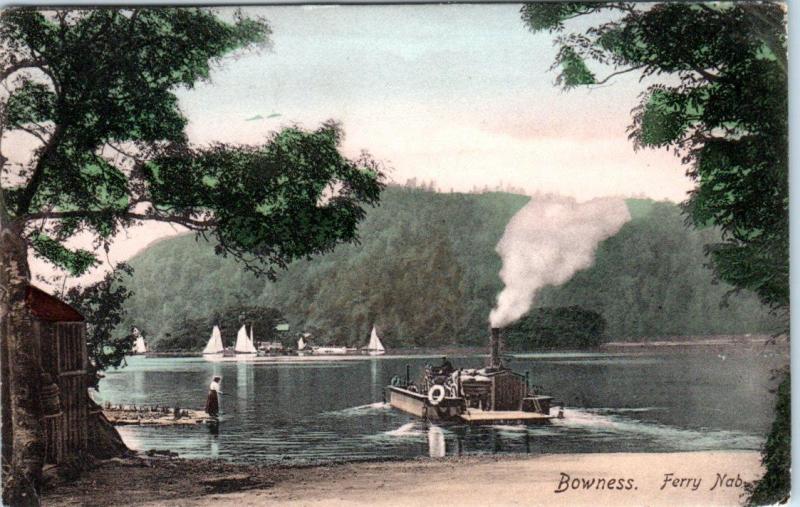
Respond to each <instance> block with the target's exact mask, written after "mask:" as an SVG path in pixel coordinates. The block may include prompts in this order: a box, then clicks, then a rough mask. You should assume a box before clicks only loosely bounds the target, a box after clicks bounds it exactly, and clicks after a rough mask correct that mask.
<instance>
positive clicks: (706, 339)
mask: <svg viewBox="0 0 800 507" xmlns="http://www.w3.org/2000/svg"><path fill="white" fill-rule="evenodd" d="M689 338H692V337H690V336H664V337H654V338H653V339H652V340H647V341H641V340H640V341H611V342H606V343H602V344H600V345H598V346H597V347H593V348H586V349H569V348H565V349H560V348H546V349H531V350H525V351H522V350H518V351H506V352H505V355H507V356H510V357H516V356H520V357H524V356H526V355H529V354H548V353H553V354H556V353H561V354H586V353H605V352H621V351H633V350H637V351H639V350H641V349H655V350H670V349H672V348H674V347H715V346H731V345H732V346H754V345H767V344H769V343H770V342H773V344H774V345H776V346H778V347H784V346H786V345H787V344H788V342H787V340H786V338H785V337H778V338H774V337H773V336H771V335H764V334H754V335H709V336H703V337H699V336H698V337H694V338H693V339H689ZM485 355H487V352H486V348H485V347H474V346H465V347H442V348H440V349H395V350H393V351H391V352H387V353H386V354H384V355H380V356H370V355H365V354H349V355H348V354H343V355H338V354H319V355H313V354H309V355H303V356H299V355H291V354H287V355H268V356H258V357H254V358H247V359H240V360H238V361H237V360H236V359H233V358H231V359H227V360H223V361H220V362H270V361H272V362H294V361H299V362H319V361H356V360H371V359H404V358H408V359H413V358H428V357H440V356H452V357H463V356H485ZM137 356H138V357H143V358H147V359H159V358H196V359H202V358H203V354H202V353H200V352H188V351H187V352H178V351H170V352H148V353H147V354H139V355H134V356H128V357H137Z"/></svg>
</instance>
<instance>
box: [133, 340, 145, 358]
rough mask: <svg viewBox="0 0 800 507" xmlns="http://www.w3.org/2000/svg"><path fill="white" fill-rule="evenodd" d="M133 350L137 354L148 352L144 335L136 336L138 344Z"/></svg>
mask: <svg viewBox="0 0 800 507" xmlns="http://www.w3.org/2000/svg"><path fill="white" fill-rule="evenodd" d="M133 351H134V352H135V353H137V354H144V353H146V352H147V345H145V343H144V338H143V337H142V336H139V337H138V338H136V345H134V346H133Z"/></svg>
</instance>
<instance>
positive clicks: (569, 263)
mask: <svg viewBox="0 0 800 507" xmlns="http://www.w3.org/2000/svg"><path fill="white" fill-rule="evenodd" d="M630 219H631V216H630V213H629V212H628V207H627V205H626V204H625V201H624V200H623V199H619V198H599V199H593V200H591V201H588V202H585V203H578V202H576V201H575V200H574V199H570V198H566V197H552V196H547V197H534V198H532V199H531V201H530V202H528V204H527V205H525V207H524V208H522V209H521V210H519V211H518V212H517V214H516V215H514V216H513V217H512V218H511V221H510V222H508V225H507V226H506V230H505V232H504V233H503V237H502V238H500V242H499V243H497V247H496V248H495V250H496V251H497V253H498V254H500V258H501V259H502V260H503V267H502V269H501V270H500V279H501V280H503V283H505V288H504V289H503V290H502V292H500V294H499V295H498V296H497V305H496V306H495V308H494V310H492V312H491V313H490V314H489V322H490V323H491V325H492V327H503V326H507V325H508V324H511V323H512V322H514V321H516V320H517V319H519V318H520V317H522V316H523V315H524V314H525V313H526V312H527V311H528V310H529V309H530V308H531V305H533V301H534V298H535V296H536V292H537V291H538V290H539V289H541V288H542V287H544V286H546V285H560V284H562V283H564V282H566V281H567V280H569V279H570V278H572V275H574V274H575V273H576V272H578V271H579V270H581V269H585V268H588V267H589V266H591V265H592V263H594V254H595V250H596V249H597V245H598V243H600V242H601V241H603V240H604V239H606V238H608V237H611V236H613V235H614V234H616V233H617V231H619V230H620V228H621V227H622V226H623V225H624V224H625V222H627V221H628V220H630Z"/></svg>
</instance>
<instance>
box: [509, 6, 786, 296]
mask: <svg viewBox="0 0 800 507" xmlns="http://www.w3.org/2000/svg"><path fill="white" fill-rule="evenodd" d="M599 14H603V16H604V17H603V18H602V20H601V18H600V17H599V16H597V15H599ZM785 14H786V12H785V8H784V6H783V5H782V4H780V3H771V2H742V3H724V2H723V3H714V4H710V3H708V4H706V3H663V4H634V3H580V4H576V3H534V4H527V5H525V6H524V7H523V8H522V19H523V21H524V22H525V23H526V24H527V26H528V27H529V28H530V29H531V30H532V31H534V32H538V31H543V30H547V31H549V32H550V33H551V34H553V35H554V39H555V43H556V44H557V45H558V46H559V48H560V49H559V53H558V55H559V56H558V57H557V59H556V62H555V64H554V67H558V66H561V69H562V70H561V73H560V75H559V79H558V81H559V82H560V83H561V84H562V86H564V87H565V88H569V87H572V86H576V85H593V84H600V83H604V82H607V81H608V80H609V79H611V78H613V77H614V76H618V75H620V74H623V73H628V72H636V73H638V74H639V75H640V77H641V78H650V81H654V82H653V84H651V85H649V86H648V87H647V89H646V90H645V92H644V93H643V95H642V101H641V103H640V104H639V106H637V107H636V108H635V109H634V111H633V124H632V125H631V128H630V137H631V139H632V140H633V142H634V143H635V145H636V146H637V147H639V148H645V147H650V148H659V147H662V148H671V149H674V150H675V151H676V153H678V154H679V155H680V156H681V157H682V159H683V161H684V162H685V163H686V164H687V166H688V167H689V169H688V175H689V176H690V177H691V178H692V179H693V180H694V181H695V182H696V183H697V185H696V187H695V189H694V190H693V191H692V193H691V195H690V198H689V199H688V201H687V202H686V203H685V209H686V211H687V213H688V216H689V217H690V219H691V221H692V222H693V223H694V224H695V225H696V226H700V227H702V226H705V225H709V224H713V225H715V226H716V227H718V228H719V229H720V230H721V231H722V238H721V241H719V242H716V243H713V244H710V245H708V252H709V254H710V255H711V258H712V262H713V265H714V268H715V270H716V272H717V274H718V275H719V277H720V278H721V279H723V280H725V281H727V282H729V283H731V284H733V285H734V286H735V287H737V288H742V289H750V290H753V291H755V292H756V293H757V294H758V295H759V297H760V298H761V300H762V301H763V302H764V303H765V304H766V305H768V306H769V307H770V308H772V309H774V310H779V311H782V310H787V309H788V304H789V257H788V252H789V250H788V245H789V243H788V237H789V235H788V223H789V214H788V205H789V193H788V164H787V153H788V137H787V132H788V130H787V125H788V109H787V98H788V94H787V90H788V88H787V74H786V68H787V57H786V27H785ZM576 17H587V22H588V23H590V24H591V25H590V26H589V28H586V29H581V30H579V29H570V28H569V27H570V26H572V24H571V23H570V22H569V21H568V20H569V19H572V18H576ZM583 26H585V24H584V25H583ZM567 56H568V58H567ZM584 61H592V62H594V63H595V64H600V67H601V68H606V69H608V68H610V69H611V70H610V71H608V72H609V75H608V76H607V77H606V78H603V79H598V78H596V77H594V75H592V74H591V72H590V71H589V70H588V69H587V70H585V71H581V70H580V69H582V68H584V67H585V63H583V62H584ZM582 66H583V67H582ZM576 69H577V70H576ZM660 76H661V77H663V79H659V77H660Z"/></svg>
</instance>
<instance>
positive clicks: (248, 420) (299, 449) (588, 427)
mask: <svg viewBox="0 0 800 507" xmlns="http://www.w3.org/2000/svg"><path fill="white" fill-rule="evenodd" d="M716 355H717V353H716V352H715V353H713V354H712V355H709V354H703V353H700V352H692V353H685V354H681V355H678V354H674V353H672V354H666V355H660V356H652V357H654V358H656V359H657V360H658V363H659V367H658V368H653V367H652V365H651V364H649V363H648V364H643V363H642V361H640V359H641V358H640V357H632V358H630V361H628V360H627V359H626V357H620V356H615V357H614V359H615V362H613V363H612V362H608V361H597V360H596V358H585V360H584V361H583V362H573V363H570V364H564V363H563V357H559V356H558V355H553V356H552V359H551V360H547V357H549V356H546V355H544V356H542V358H535V359H519V358H517V359H515V360H514V361H513V362H514V365H513V366H514V368H515V369H516V370H517V371H525V370H530V371H531V372H532V378H531V383H533V384H537V385H541V386H543V387H544V390H545V391H549V392H551V393H553V394H555V395H556V396H557V397H558V399H559V400H563V401H565V402H566V403H567V409H566V410H565V419H561V420H555V421H553V424H552V425H550V426H542V427H539V426H531V427H525V426H519V427H518V426H510V425H509V426H503V425H498V426H495V427H491V426H488V427H467V426H464V425H450V424H442V425H440V426H429V425H428V424H427V423H425V422H424V421H422V420H420V419H417V418H414V417H411V416H409V415H408V414H405V413H402V412H399V411H397V410H394V409H392V408H390V407H388V405H387V404H385V403H381V399H382V393H383V387H384V385H385V384H386V383H387V382H388V380H389V379H390V378H391V377H392V376H393V375H400V376H403V375H404V374H405V367H406V364H410V365H411V371H412V373H416V372H418V371H419V370H420V369H421V368H422V367H423V366H424V364H425V363H426V362H430V359H427V358H390V357H383V358H364V360H362V361H352V362H335V361H329V362H326V363H310V362H306V363H303V364H275V363H271V364H267V363H260V364H259V363H238V364H237V363H209V362H206V361H203V360H202V359H200V360H190V359H169V360H167V359H145V358H139V357H137V358H131V360H130V367H129V368H126V369H122V370H119V371H112V372H108V374H107V376H106V378H104V379H103V380H102V382H101V386H100V391H99V395H100V396H102V399H103V401H105V400H108V401H110V402H112V403H123V404H130V403H136V404H145V403H148V404H156V403H158V404H171V403H172V404H175V403H179V404H180V405H181V406H182V407H186V408H195V409H200V410H202V408H203V404H204V403H205V399H206V396H207V394H208V385H209V383H210V382H211V379H212V377H213V376H214V375H219V376H221V377H223V380H222V391H223V392H224V393H225V395H224V396H223V397H222V398H223V401H224V407H223V408H224V412H223V423H222V424H224V425H225V428H224V429H222V428H219V427H218V428H216V429H215V428H212V427H209V428H207V429H205V428H203V427H200V426H198V427H184V428H146V427H128V428H121V431H122V432H123V433H124V434H123V437H124V438H125V440H126V441H127V442H129V443H130V444H131V446H132V447H135V448H138V449H145V450H146V449H151V448H160V449H171V450H173V451H175V452H178V453H179V454H180V455H181V456H184V457H210V456H218V457H220V458H222V459H229V460H233V461H239V462H242V461H243V462H266V461H276V462H277V461H281V462H287V461H288V462H294V463H302V462H304V461H306V460H313V461H316V462H320V461H321V462H324V461H329V460H342V459H361V458H371V457H386V456H389V457H415V456H420V455H421V456H433V457H439V456H444V455H462V454H474V453H486V452H490V453H491V452H497V453H509V452H510V453H562V452H670V451H683V450H729V449H758V448H759V447H760V445H761V444H762V442H763V438H762V437H761V435H763V433H764V432H765V431H766V430H768V428H769V424H770V423H771V411H772V397H771V396H770V395H769V388H770V387H772V385H771V384H770V374H769V371H770V367H772V363H779V362H781V361H783V360H784V359H783V358H782V356H779V357H776V358H775V359H774V360H770V361H767V360H765V359H762V358H760V357H754V356H753V355H752V354H750V355H748V354H747V353H740V354H732V353H731V354H727V359H726V360H725V361H724V363H723V362H722V361H721V360H718V359H717V360H716V361H710V360H709V358H716ZM598 357H604V356H602V355H600V356H598ZM609 357H610V356H609ZM648 357H650V356H648ZM452 360H453V362H454V363H455V364H458V365H459V366H463V367H475V366H480V365H481V364H483V363H484V362H485V358H482V357H465V358H457V357H454V358H452ZM617 362H618V364H617ZM740 379H746V380H747V381H748V386H747V388H742V386H741V385H740V383H737V380H740ZM223 438H224V441H223V440H222V439H223ZM285 460H286V461H285Z"/></svg>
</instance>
